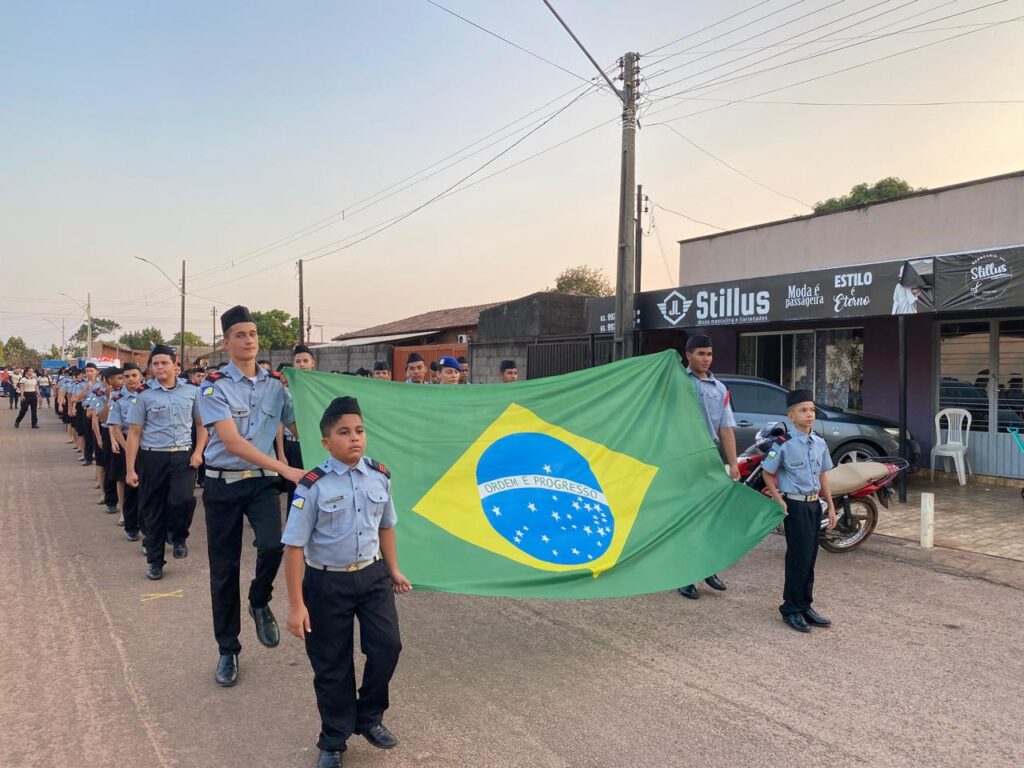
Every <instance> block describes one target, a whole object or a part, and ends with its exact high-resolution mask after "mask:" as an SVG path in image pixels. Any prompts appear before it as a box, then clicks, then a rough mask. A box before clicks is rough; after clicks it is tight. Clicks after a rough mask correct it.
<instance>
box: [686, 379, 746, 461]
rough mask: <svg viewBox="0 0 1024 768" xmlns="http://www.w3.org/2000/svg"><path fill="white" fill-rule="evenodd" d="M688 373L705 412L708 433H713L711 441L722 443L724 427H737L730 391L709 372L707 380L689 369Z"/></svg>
mask: <svg viewBox="0 0 1024 768" xmlns="http://www.w3.org/2000/svg"><path fill="white" fill-rule="evenodd" d="M686 373H687V375H689V377H690V378H691V379H692V380H693V385H694V386H695V387H696V388H697V399H698V400H699V401H700V407H701V408H702V409H703V411H704V422H705V424H707V428H708V432H710V433H711V439H712V440H714V441H715V444H716V445H717V444H718V443H719V442H721V441H720V439H719V437H718V430H720V429H722V428H723V427H735V426H736V417H735V416H734V415H733V413H732V405H730V403H729V400H730V397H729V390H728V389H726V386H725V384H723V383H722V382H720V381H719V380H718V379H716V378H715V377H714V376H713V375H712V374H711V372H710V371H708V377H707V378H706V379H702V378H700V377H699V376H698V375H697V374H696V373H694V372H693V371H691V370H690V368H689V367H687V368H686Z"/></svg>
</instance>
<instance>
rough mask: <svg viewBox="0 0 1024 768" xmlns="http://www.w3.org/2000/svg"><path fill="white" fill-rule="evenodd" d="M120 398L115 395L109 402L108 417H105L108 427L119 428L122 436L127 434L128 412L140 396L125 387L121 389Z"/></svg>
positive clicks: (138, 393)
mask: <svg viewBox="0 0 1024 768" xmlns="http://www.w3.org/2000/svg"><path fill="white" fill-rule="evenodd" d="M121 393H122V394H120V396H118V394H117V393H115V396H114V397H113V398H111V401H110V415H109V416H107V425H108V426H120V427H121V431H122V432H123V433H124V434H126V435H127V434H128V410H129V409H130V408H131V407H132V406H133V405H135V403H136V402H137V401H138V399H139V395H140V394H141V390H140V391H139V392H130V391H128V388H127V387H122V388H121Z"/></svg>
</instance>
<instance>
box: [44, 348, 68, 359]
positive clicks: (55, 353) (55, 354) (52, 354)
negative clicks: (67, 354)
mask: <svg viewBox="0 0 1024 768" xmlns="http://www.w3.org/2000/svg"><path fill="white" fill-rule="evenodd" d="M46 356H47V357H48V358H49V359H50V360H61V359H63V357H64V352H63V351H62V350H61V348H60V347H58V346H57V345H56V344H51V345H50V351H49V352H47V353H46Z"/></svg>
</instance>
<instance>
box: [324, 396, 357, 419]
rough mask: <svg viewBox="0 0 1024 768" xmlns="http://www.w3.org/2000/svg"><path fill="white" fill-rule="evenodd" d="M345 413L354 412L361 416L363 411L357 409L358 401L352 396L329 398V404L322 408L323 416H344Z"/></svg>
mask: <svg viewBox="0 0 1024 768" xmlns="http://www.w3.org/2000/svg"><path fill="white" fill-rule="evenodd" d="M347 413H355V414H357V415H359V416H362V415H363V412H362V411H361V410H359V401H358V400H356V399H355V398H354V397H348V396H345V397H336V398H334V399H333V400H331V404H330V405H328V406H327V408H326V409H325V410H324V415H323V418H325V419H326V418H329V417H333V416H344V415H345V414H347Z"/></svg>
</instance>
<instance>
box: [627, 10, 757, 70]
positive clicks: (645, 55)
mask: <svg viewBox="0 0 1024 768" xmlns="http://www.w3.org/2000/svg"><path fill="white" fill-rule="evenodd" d="M770 2H771V0H761V2H759V3H754V4H753V5H751V6H748V7H746V8H744V9H743V10H742V11H737V12H736V13H734V14H732V15H731V16H726V17H725V18H724V19H719V20H718V21H716V22H714V23H713V24H708V25H707V26H706V27H701V28H700V29H698V30H696V31H694V32H689V33H688V34H685V35H683V36H682V37H677V38H676V39H675V40H671V41H669V42H667V43H665V44H664V45H659V46H658V47H657V48H651V50H649V51H647V52H646V53H641V54H640V56H641V57H642V58H650V57H651V56H652V55H653V54H655V53H657V52H658V51H660V50H661V49H662V48H668V47H669V46H670V45H675V44H676V43H681V42H683V40H689V39H690V38H691V37H693V36H694V35H699V34H700V33H701V32H707V31H708V30H709V29H713V28H714V27H717V26H718V25H719V24H724V23H725V22H727V21H732V20H733V19H735V18H736V17H737V16H742V15H743V14H745V13H749V12H750V11H752V10H754V9H755V8H760V7H761V6H762V5H767V4H768V3H770ZM676 55H677V54H674V53H663V54H661V56H662V57H668V56H676Z"/></svg>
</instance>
